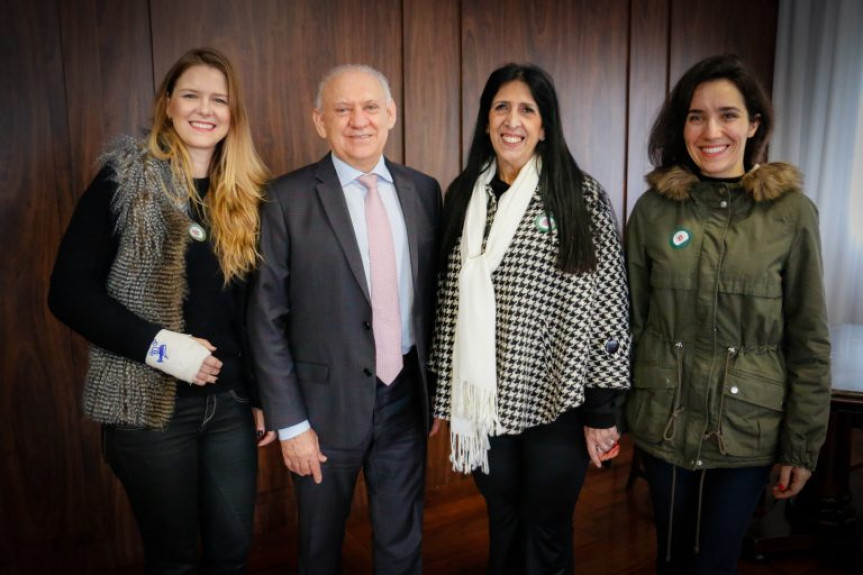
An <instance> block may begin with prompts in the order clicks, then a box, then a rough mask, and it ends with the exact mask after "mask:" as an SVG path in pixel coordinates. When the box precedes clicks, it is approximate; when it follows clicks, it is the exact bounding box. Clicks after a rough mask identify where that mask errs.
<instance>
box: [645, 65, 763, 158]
mask: <svg viewBox="0 0 863 575" xmlns="http://www.w3.org/2000/svg"><path fill="white" fill-rule="evenodd" d="M714 80H728V81H729V82H731V83H732V84H734V85H735V86H736V87H737V89H738V90H740V94H741V95H742V96H743V102H744V104H745V105H746V113H747V114H748V115H749V120H750V121H752V120H755V119H757V120H758V129H757V130H756V131H755V135H753V136H752V137H751V138H749V140H748V141H747V142H746V149H745V151H744V153H743V168H744V169H745V170H747V171H749V170H750V169H751V168H752V166H754V165H755V164H757V163H758V162H761V161H763V160H764V152H765V150H766V148H767V142H768V141H770V134H771V133H772V132H773V105H772V104H771V103H770V98H769V97H768V96H767V90H765V89H764V86H763V84H762V83H761V81H760V80H759V79H758V76H757V75H756V74H755V71H754V70H752V68H750V67H749V66H748V65H747V64H746V63H745V62H743V60H742V59H741V58H740V56H737V55H734V54H723V55H720V56H711V57H709V58H705V59H704V60H702V61H700V62H698V63H697V64H695V65H694V66H693V67H692V68H690V69H689V70H687V71H686V73H685V74H683V76H681V78H680V80H678V81H677V84H676V85H675V86H674V89H673V90H672V91H671V93H670V94H669V95H668V97H667V98H666V99H665V103H664V104H663V105H662V109H661V110H660V111H659V115H658V116H657V117H656V121H655V122H653V127H652V128H651V130H650V140H649V142H648V144H647V153H648V156H649V157H650V163H651V164H653V165H654V166H655V167H657V168H668V167H671V166H676V165H681V164H682V165H685V166H688V167H689V168H690V169H691V170H692V171H694V172H698V168H697V167H696V166H695V164H694V162H693V161H692V158H690V157H689V152H687V151H686V142H685V141H684V140H683V128H684V127H685V125H686V116H687V114H688V113H689V106H690V104H691V103H692V96H693V94H695V90H696V89H697V88H698V86H700V85H701V84H703V83H704V82H711V81H714Z"/></svg>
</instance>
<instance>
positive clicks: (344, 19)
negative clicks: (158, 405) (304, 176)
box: [151, 0, 403, 174]
mask: <svg viewBox="0 0 863 575" xmlns="http://www.w3.org/2000/svg"><path fill="white" fill-rule="evenodd" d="M151 6H152V26H153V54H154V64H155V77H156V78H157V83H158V81H160V80H161V78H162V76H163V75H164V73H165V71H166V70H167V69H168V68H169V67H170V65H171V64H172V63H173V62H174V61H175V60H176V59H177V58H178V57H179V56H180V55H181V54H182V53H183V52H185V51H186V50H187V49H189V48H192V47H195V46H203V45H206V46H212V47H214V48H218V49H220V50H222V51H223V52H225V53H226V54H227V55H228V57H229V58H231V60H232V62H233V63H234V66H235V67H236V68H237V70H238V73H239V75H240V79H241V83H242V87H243V91H244V93H245V95H246V100H247V104H248V109H249V116H250V119H251V123H252V132H253V134H254V136H255V142H256V144H257V145H258V148H259V151H260V152H261V154H262V155H263V157H264V159H265V160H266V161H267V163H268V165H269V166H270V167H271V169H272V170H273V172H274V173H276V174H278V173H283V172H286V171H289V170H293V169H296V168H299V167H300V166H303V165H305V164H308V163H310V162H314V161H317V160H318V159H320V157H321V156H323V154H324V153H325V152H326V151H327V147H326V144H325V142H323V141H322V140H321V139H320V138H319V137H318V135H317V133H316V132H315V130H314V125H313V124H312V119H311V117H312V108H313V102H314V96H315V92H316V91H317V86H318V83H319V81H320V79H321V76H322V75H323V74H324V73H325V72H326V71H327V70H329V69H330V68H332V67H333V66H336V65H338V64H346V63H359V64H368V65H370V66H373V67H375V68H377V69H379V70H381V71H382V72H383V73H384V74H385V75H386V76H387V78H388V79H389V81H390V85H391V89H392V92H393V98H394V99H395V101H396V102H397V105H398V107H399V109H401V107H402V101H401V86H402V74H401V70H402V38H401V34H400V30H401V5H400V2H399V1H398V0H386V1H382V2H376V3H375V4H374V6H369V7H368V8H365V9H358V8H357V5H356V3H355V2H352V1H350V0H302V1H296V2H281V1H279V0H266V1H265V0H259V1H256V2H236V1H230V0H218V1H212V0H192V1H188V2H183V3H182V4H181V5H178V4H177V3H176V2H174V1H172V0H153V1H152V2H151ZM402 141H403V136H402V127H401V124H396V128H395V129H394V130H393V131H392V132H391V133H390V138H389V142H388V143H387V148H386V154H387V156H388V157H390V158H391V159H393V160H395V161H397V162H401V161H402V158H403V153H402Z"/></svg>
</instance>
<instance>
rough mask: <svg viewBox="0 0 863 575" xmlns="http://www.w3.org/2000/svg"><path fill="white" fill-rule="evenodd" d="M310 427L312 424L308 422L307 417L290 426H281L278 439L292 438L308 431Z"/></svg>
mask: <svg viewBox="0 0 863 575" xmlns="http://www.w3.org/2000/svg"><path fill="white" fill-rule="evenodd" d="M311 428H312V426H311V424H310V423H309V420H308V419H307V420H305V421H301V422H300V423H298V424H296V425H292V426H290V427H283V428H281V429H280V430H279V441H284V440H286V439H293V438H295V437H296V436H298V435H299V434H301V433H303V432H305V431H308V430H309V429H311Z"/></svg>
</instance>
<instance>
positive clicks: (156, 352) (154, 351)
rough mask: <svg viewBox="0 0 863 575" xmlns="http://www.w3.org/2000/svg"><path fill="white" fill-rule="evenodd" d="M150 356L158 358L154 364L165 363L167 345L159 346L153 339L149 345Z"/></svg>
mask: <svg viewBox="0 0 863 575" xmlns="http://www.w3.org/2000/svg"><path fill="white" fill-rule="evenodd" d="M150 355H152V356H156V357H158V359H157V360H156V363H165V360H166V359H168V346H167V344H164V343H162V344H160V343H159V341H158V340H155V339H154V340H153V343H152V344H151V345H150Z"/></svg>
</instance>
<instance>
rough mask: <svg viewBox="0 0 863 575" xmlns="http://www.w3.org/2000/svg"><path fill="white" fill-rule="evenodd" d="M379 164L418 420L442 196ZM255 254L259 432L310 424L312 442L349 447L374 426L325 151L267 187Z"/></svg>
mask: <svg viewBox="0 0 863 575" xmlns="http://www.w3.org/2000/svg"><path fill="white" fill-rule="evenodd" d="M387 168H388V169H389V171H390V173H391V174H392V176H393V180H394V183H395V188H396V193H397V194H398V198H399V202H400V203H401V208H402V212H403V214H404V218H405V225H406V227H407V235H408V243H409V244H410V245H409V249H410V260H411V273H412V274H413V287H414V304H413V310H412V311H411V321H412V322H413V332H414V336H415V340H416V350H417V355H418V357H419V364H420V372H421V374H422V376H421V379H422V385H423V388H424V389H423V391H424V393H423V394H422V395H423V409H424V414H425V416H424V421H425V423H426V425H427V424H428V421H429V407H428V403H429V402H428V398H429V393H430V392H431V391H432V389H431V388H432V387H433V386H432V384H431V383H430V382H429V375H428V371H427V369H426V364H427V358H428V352H429V346H430V344H431V333H432V324H433V321H434V303H435V288H436V279H435V264H436V259H435V258H436V254H437V247H438V246H437V241H438V223H439V219H440V211H441V190H440V186H439V185H438V183H437V182H436V181H435V180H434V179H433V178H430V177H429V176H426V175H424V174H421V173H420V172H417V171H415V170H412V169H410V168H407V167H405V166H402V165H399V164H393V163H391V162H389V161H387ZM260 250H261V255H262V256H263V262H262V263H261V266H260V268H259V271H258V274H257V277H256V279H255V281H254V284H253V287H252V293H251V297H250V301H249V309H248V316H247V320H248V329H249V337H250V340H251V344H252V346H251V347H252V353H253V355H254V358H253V360H254V364H255V372H256V374H257V377H258V385H259V390H260V395H261V401H262V403H263V407H264V412H265V415H266V418H267V426H268V427H269V428H271V429H280V428H284V427H289V426H291V425H295V424H297V423H300V422H302V421H303V420H306V419H308V420H309V422H310V423H311V426H312V429H314V430H315V432H316V433H317V434H318V437H319V438H320V440H321V443H322V445H326V446H330V447H351V446H353V445H355V444H356V443H358V442H359V441H362V440H363V439H364V437H365V436H366V434H367V433H368V432H369V430H370V429H371V425H372V409H373V407H374V401H375V386H376V378H375V343H374V336H373V334H372V330H371V325H372V308H371V299H370V295H369V291H368V287H367V282H366V278H365V272H364V271H363V264H362V260H361V257H360V252H359V248H358V246H357V240H356V236H355V235H354V229H353V225H352V223H351V218H350V215H349V213H348V207H347V203H346V202H345V197H344V191H343V190H342V186H341V184H340V183H339V179H338V176H337V175H336V170H335V167H334V166H333V162H332V159H331V158H330V156H329V155H327V156H325V157H324V158H323V159H322V160H321V161H319V162H317V163H315V164H310V165H308V166H306V167H304V168H301V169H299V170H297V171H295V172H291V173H290V174H287V175H284V176H281V177H280V178H277V179H276V180H274V181H273V182H272V183H271V184H270V185H269V186H268V189H267V194H266V199H265V201H264V204H263V207H262V211H261V242H260Z"/></svg>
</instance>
